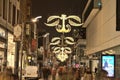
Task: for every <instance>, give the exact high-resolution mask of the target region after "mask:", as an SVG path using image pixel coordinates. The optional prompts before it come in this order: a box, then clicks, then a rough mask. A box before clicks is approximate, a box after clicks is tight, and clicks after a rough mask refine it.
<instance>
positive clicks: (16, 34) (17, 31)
mask: <svg viewBox="0 0 120 80" xmlns="http://www.w3.org/2000/svg"><path fill="white" fill-rule="evenodd" d="M21 36H22V27H21V26H20V25H16V26H15V27H14V41H21Z"/></svg>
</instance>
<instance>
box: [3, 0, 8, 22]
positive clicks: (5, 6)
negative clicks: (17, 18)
mask: <svg viewBox="0 0 120 80" xmlns="http://www.w3.org/2000/svg"><path fill="white" fill-rule="evenodd" d="M3 19H5V20H7V0H3Z"/></svg>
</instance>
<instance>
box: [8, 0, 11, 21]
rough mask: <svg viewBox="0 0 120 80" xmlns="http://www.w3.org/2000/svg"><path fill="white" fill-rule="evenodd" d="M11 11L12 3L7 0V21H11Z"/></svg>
mask: <svg viewBox="0 0 120 80" xmlns="http://www.w3.org/2000/svg"><path fill="white" fill-rule="evenodd" d="M11 11H12V3H11V2H10V1H9V14H8V17H9V18H8V21H9V23H11V19H12V15H11Z"/></svg>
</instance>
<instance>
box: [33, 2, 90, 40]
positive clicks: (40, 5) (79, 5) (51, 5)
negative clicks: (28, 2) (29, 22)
mask: <svg viewBox="0 0 120 80" xmlns="http://www.w3.org/2000/svg"><path fill="white" fill-rule="evenodd" d="M87 1H88V0H32V17H36V16H42V19H39V23H38V28H39V29H38V30H39V32H40V34H41V32H43V33H44V32H49V33H50V38H51V37H55V36H60V35H61V34H59V33H58V32H57V31H56V30H55V27H53V28H50V27H48V26H46V25H45V24H44V23H45V22H46V21H47V18H48V17H49V16H52V15H58V16H61V14H66V15H68V16H69V15H76V16H79V17H80V18H81V15H82V11H83V9H84V5H85V4H86V2H87ZM72 28H73V27H72ZM71 32H72V31H71ZM71 32H70V33H68V34H65V35H66V36H71V34H72V33H71Z"/></svg>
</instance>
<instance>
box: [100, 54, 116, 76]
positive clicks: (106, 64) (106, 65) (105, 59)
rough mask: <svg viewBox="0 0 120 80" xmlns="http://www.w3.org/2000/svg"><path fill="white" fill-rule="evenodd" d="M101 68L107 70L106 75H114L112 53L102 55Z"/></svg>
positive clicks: (113, 57)
mask: <svg viewBox="0 0 120 80" xmlns="http://www.w3.org/2000/svg"><path fill="white" fill-rule="evenodd" d="M102 69H104V70H106V71H107V72H108V75H107V76H108V77H114V75H115V56H114V55H102Z"/></svg>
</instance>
